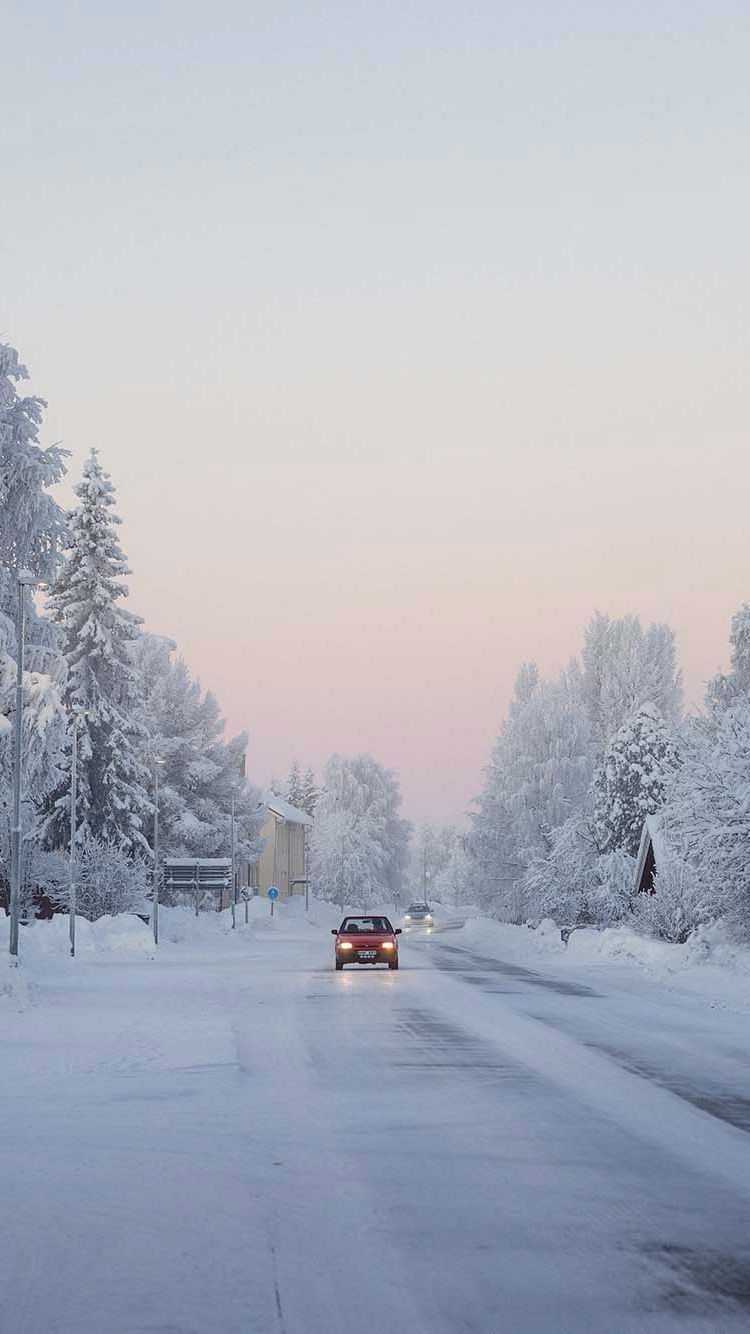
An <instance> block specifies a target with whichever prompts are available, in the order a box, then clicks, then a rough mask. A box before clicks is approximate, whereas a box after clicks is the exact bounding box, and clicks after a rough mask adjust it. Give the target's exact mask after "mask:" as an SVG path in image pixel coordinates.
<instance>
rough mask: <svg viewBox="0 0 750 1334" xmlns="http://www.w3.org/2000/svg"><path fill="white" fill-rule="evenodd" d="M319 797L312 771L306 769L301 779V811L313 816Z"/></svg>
mask: <svg viewBox="0 0 750 1334" xmlns="http://www.w3.org/2000/svg"><path fill="white" fill-rule="evenodd" d="M319 795H320V793H319V792H318V785H317V783H316V781H315V774H314V773H313V770H312V769H306V770H305V774H304V777H303V779H302V810H303V811H307V814H308V815H315V807H316V806H317V804H318V797H319Z"/></svg>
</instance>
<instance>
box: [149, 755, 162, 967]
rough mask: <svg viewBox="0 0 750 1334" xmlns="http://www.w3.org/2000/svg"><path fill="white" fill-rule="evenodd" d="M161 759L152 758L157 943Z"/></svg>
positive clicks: (156, 938) (155, 928)
mask: <svg viewBox="0 0 750 1334" xmlns="http://www.w3.org/2000/svg"><path fill="white" fill-rule="evenodd" d="M163 763H164V761H163V760H159V759H156V758H155V759H154V884H153V896H152V897H153V905H154V912H153V917H154V944H155V945H158V944H159V880H160V877H161V869H160V866H159V765H161V764H163Z"/></svg>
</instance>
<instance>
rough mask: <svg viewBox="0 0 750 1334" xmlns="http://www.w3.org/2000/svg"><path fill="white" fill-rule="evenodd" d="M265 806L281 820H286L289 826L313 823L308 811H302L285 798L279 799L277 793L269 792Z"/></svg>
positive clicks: (265, 799)
mask: <svg viewBox="0 0 750 1334" xmlns="http://www.w3.org/2000/svg"><path fill="white" fill-rule="evenodd" d="M263 805H264V806H265V808H266V810H268V811H270V812H271V814H272V815H275V816H276V817H277V818H278V819H279V820H286V821H287V823H288V824H309V825H311V824H312V823H313V820H312V816H311V815H308V814H307V811H300V810H298V808H297V807H296V806H292V805H291V803H290V802H288V801H284V798H283V797H277V796H276V794H275V792H267V793H266V795H265V797H264V799H263Z"/></svg>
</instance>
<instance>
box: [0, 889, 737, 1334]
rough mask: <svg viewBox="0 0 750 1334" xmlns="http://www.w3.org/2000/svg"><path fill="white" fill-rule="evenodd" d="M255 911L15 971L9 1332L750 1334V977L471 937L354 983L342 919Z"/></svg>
mask: <svg viewBox="0 0 750 1334" xmlns="http://www.w3.org/2000/svg"><path fill="white" fill-rule="evenodd" d="M252 914H253V915H252V921H251V924H250V926H249V927H247V928H246V927H245V926H244V923H242V922H241V925H240V928H239V929H238V930H237V931H236V932H234V933H232V932H231V931H229V930H228V922H227V916H228V915H227V914H223V915H222V917H221V918H218V917H214V916H208V915H207V916H205V917H201V918H200V919H195V918H194V917H192V916H191V914H189V913H187V912H182V913H180V912H176V911H171V912H170V911H169V910H167V911H165V912H164V916H163V930H162V943H161V944H160V947H159V951H158V954H156V952H155V951H154V949H153V947H152V945H151V942H150V937H149V934H148V931H147V929H146V928H144V927H142V925H141V924H140V923H139V922H138V921H137V920H136V919H126V920H115V921H103V922H101V923H98V924H97V925H96V926H95V927H93V928H91V927H87V926H86V924H85V923H82V924H81V927H80V931H79V957H78V958H77V959H76V960H70V959H69V958H68V957H67V955H66V952H65V944H66V935H65V928H66V926H67V923H65V922H64V921H63V920H62V919H60V920H58V921H57V922H54V923H51V924H39V925H37V926H35V927H34V928H32V929H29V930H25V931H24V932H23V934H22V948H23V958H22V966H21V968H20V969H19V970H18V971H17V972H12V971H11V970H8V969H7V968H6V967H5V964H4V963H3V965H2V971H0V1071H2V1074H1V1075H0V1079H1V1080H2V1084H1V1086H0V1088H1V1092H0V1115H1V1117H2V1126H3V1132H4V1133H3V1136H2V1141H1V1144H2V1147H0V1181H2V1198H3V1221H4V1225H5V1226H4V1228H3V1234H4V1245H3V1247H2V1248H0V1296H1V1297H2V1306H0V1312H1V1314H0V1328H2V1330H3V1334H90V1332H91V1334H135V1331H163V1332H164V1334H166V1331H170V1334H177V1332H179V1334H189V1332H190V1334H204V1331H216V1332H217V1334H235V1331H236V1332H237V1334H239V1332H240V1331H242V1334H247V1332H248V1331H252V1332H255V1331H257V1332H258V1334H265V1332H266V1331H268V1334H275V1332H276V1331H279V1332H280V1334H338V1331H344V1330H347V1331H349V1330H352V1329H356V1330H357V1331H358V1332H362V1334H369V1332H370V1331H375V1330H376V1329H377V1330H380V1329H381V1328H387V1329H390V1330H391V1331H392V1332H393V1334H401V1331H404V1334H406V1331H408V1332H409V1334H455V1332H457V1331H476V1332H477V1334H495V1331H501V1330H502V1331H507V1332H508V1334H516V1332H518V1334H527V1332H528V1334H535V1332H536V1331H539V1332H540V1334H541V1332H545V1334H546V1331H550V1334H552V1332H554V1334H566V1332H568V1331H569V1332H570V1334H577V1332H578V1331H595V1332H596V1334H609V1332H610V1331H612V1332H613V1334H618V1332H619V1331H623V1332H624V1331H662V1330H664V1331H678V1330H679V1331H698V1330H700V1331H706V1332H707V1331H712V1332H713V1331H722V1330H727V1331H729V1330H739V1329H745V1328H748V1327H750V1242H749V1241H748V1238H749V1237H750V1139H749V1138H748V1133H747V1132H748V1130H750V1035H749V1034H748V1025H747V1015H746V1013H745V1008H746V1007H745V1005H744V1003H743V1001H742V997H741V995H740V992H739V988H740V986H741V985H742V984H743V981H744V979H743V978H742V970H741V967H740V964H739V963H738V962H737V960H735V961H734V962H735V966H733V967H732V968H731V969H730V968H728V967H724V970H723V971H724V973H726V974H727V976H730V977H731V987H730V990H731V988H735V987H736V988H737V991H736V994H732V995H729V996H726V995H723V994H719V992H720V990H721V989H720V988H718V991H717V995H716V996H715V997H712V996H711V995H710V991H711V988H710V987H709V988H707V989H704V990H701V989H700V988H697V989H696V987H695V986H694V983H693V981H692V980H691V976H690V974H691V973H693V972H696V971H697V970H700V969H701V968H702V967H704V968H708V969H710V970H713V972H714V973H716V974H717V977H718V975H719V974H720V973H721V972H722V970H721V968H719V967H718V964H716V963H708V964H706V963H705V962H704V963H700V962H698V961H694V962H693V963H692V964H691V965H690V966H687V965H686V966H685V967H684V968H677V969H672V970H671V971H670V972H669V973H667V971H666V966H665V965H664V963H663V961H662V962H658V961H657V962H654V961H653V960H652V961H651V962H649V960H645V962H644V961H643V960H636V961H633V959H632V958H630V957H629V956H628V955H627V952H626V953H625V954H623V953H622V952H621V953H620V954H619V955H618V954H617V952H616V951H615V952H614V953H608V952H607V951H608V949H609V947H608V946H605V945H603V943H602V941H601V940H599V941H598V943H597V942H594V941H589V942H588V943H587V942H586V940H585V939H584V940H579V941H578V942H577V943H575V942H576V937H575V936H574V937H573V938H572V940H571V944H570V946H569V947H568V949H567V951H566V950H565V949H564V948H563V947H561V946H560V945H559V939H558V940H557V941H556V940H555V939H554V936H553V933H552V932H551V931H550V932H548V933H545V932H542V933H539V932H522V931H518V930H514V929H512V928H503V927H496V926H493V925H492V924H488V923H486V922H485V923H483V922H481V921H476V920H471V921H469V922H468V923H467V924H466V925H465V926H463V925H462V924H461V922H460V921H459V920H457V919H456V918H453V919H452V920H451V919H450V918H449V919H448V920H444V921H443V922H442V923H441V926H442V928H443V929H438V930H436V931H434V932H431V933H428V932H426V931H415V932H412V933H409V934H408V935H407V936H404V937H403V938H402V966H401V969H400V971H399V972H398V973H392V972H389V971H388V970H385V971H383V970H377V971H376V970H354V969H352V970H346V971H344V972H343V973H335V972H334V971H333V969H332V966H331V964H332V959H331V953H332V942H331V937H330V934H329V933H328V932H329V927H330V925H331V924H332V923H333V922H335V920H336V914H335V911H333V910H332V909H330V908H328V907H326V906H324V905H313V909H312V912H311V915H310V919H309V920H306V919H305V916H304V913H303V912H302V910H301V905H300V904H295V905H294V906H293V907H292V908H290V909H282V910H280V911H278V912H277V913H276V915H275V916H274V918H273V921H272V920H271V919H270V917H269V916H268V908H267V905H265V904H261V903H256V904H253V905H252ZM3 943H4V942H3V939H2V935H1V934H0V949H2V948H3ZM660 948H661V947H660ZM717 948H718V945H717V944H716V942H714V945H712V946H711V949H713V950H714V952H715V949H717ZM613 949H614V947H613ZM709 952H710V951H709ZM675 957H676V956H675ZM745 986H746V991H748V990H750V986H748V985H747V984H745ZM712 987H713V989H714V990H717V987H718V982H714V983H712ZM717 1001H718V1002H720V1003H715V1002H717ZM712 1002H714V1003H712Z"/></svg>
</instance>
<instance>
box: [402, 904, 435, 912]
mask: <svg viewBox="0 0 750 1334" xmlns="http://www.w3.org/2000/svg"><path fill="white" fill-rule="evenodd" d="M406 911H407V912H429V911H430V910H429V908H428V906H427V904H426V903H412V904H410V906H409V907H408V908H407V909H406Z"/></svg>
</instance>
